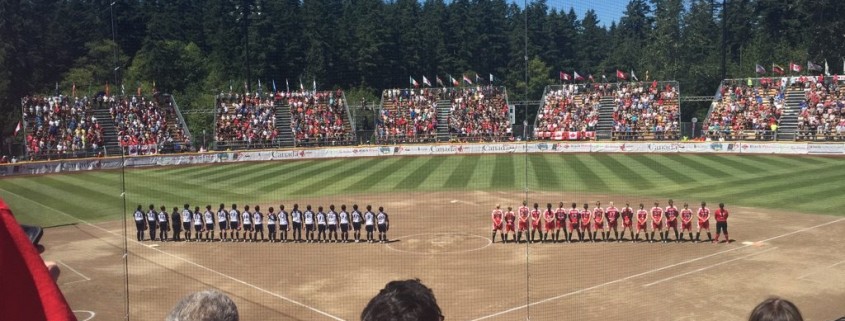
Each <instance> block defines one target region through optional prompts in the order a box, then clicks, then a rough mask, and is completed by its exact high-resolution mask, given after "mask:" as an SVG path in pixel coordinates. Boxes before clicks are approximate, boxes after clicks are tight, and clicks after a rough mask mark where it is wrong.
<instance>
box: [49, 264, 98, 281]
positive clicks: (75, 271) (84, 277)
mask: <svg viewBox="0 0 845 321" xmlns="http://www.w3.org/2000/svg"><path fill="white" fill-rule="evenodd" d="M56 262H58V263H59V264H61V265H64V266H65V267H66V268H68V270H71V271H73V273H76V274H79V276H81V277H82V278H83V279H85V281H91V278H89V277H87V276H85V274H82V273H79V271H77V270H76V269H74V268H72V267H70V265H67V264H66V263H65V262H62V261H61V260H58V261H56Z"/></svg>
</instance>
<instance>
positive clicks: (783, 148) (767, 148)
mask: <svg viewBox="0 0 845 321" xmlns="http://www.w3.org/2000/svg"><path fill="white" fill-rule="evenodd" d="M740 153H744V154H791V155H794V154H807V144H804V143H795V144H778V143H740Z"/></svg>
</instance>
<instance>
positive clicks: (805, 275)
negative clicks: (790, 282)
mask: <svg viewBox="0 0 845 321" xmlns="http://www.w3.org/2000/svg"><path fill="white" fill-rule="evenodd" d="M842 263H845V260H842V261H839V262H837V263H833V264H831V265H828V266H826V267H823V268H821V269H819V270H817V271H815V272H810V273H807V274H804V275H802V276H799V277H798V279H799V280H803V279H804V278H806V277H808V276H810V275H813V274H816V273H818V272H819V271H824V270H827V269H832V268H835V267H837V266H838V265H840V264H842Z"/></svg>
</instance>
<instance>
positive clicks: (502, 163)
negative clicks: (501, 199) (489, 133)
mask: <svg viewBox="0 0 845 321" xmlns="http://www.w3.org/2000/svg"><path fill="white" fill-rule="evenodd" d="M515 169H516V168H515V167H514V157H513V155H496V164H495V165H494V166H493V176H491V177H490V186H491V187H492V188H494V189H512V188H513V187H514V186H515V184H516V175H515V174H514V171H515Z"/></svg>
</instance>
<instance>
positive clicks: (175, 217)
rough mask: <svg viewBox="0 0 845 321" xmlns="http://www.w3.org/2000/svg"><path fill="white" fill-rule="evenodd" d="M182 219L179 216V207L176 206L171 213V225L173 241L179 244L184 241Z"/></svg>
mask: <svg viewBox="0 0 845 321" xmlns="http://www.w3.org/2000/svg"><path fill="white" fill-rule="evenodd" d="M181 222H182V217H181V216H180V215H179V207H178V206H174V207H173V211H172V212H170V223H171V224H172V225H173V241H174V242H179V241H181V240H182V236H181V233H182V224H181Z"/></svg>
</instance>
